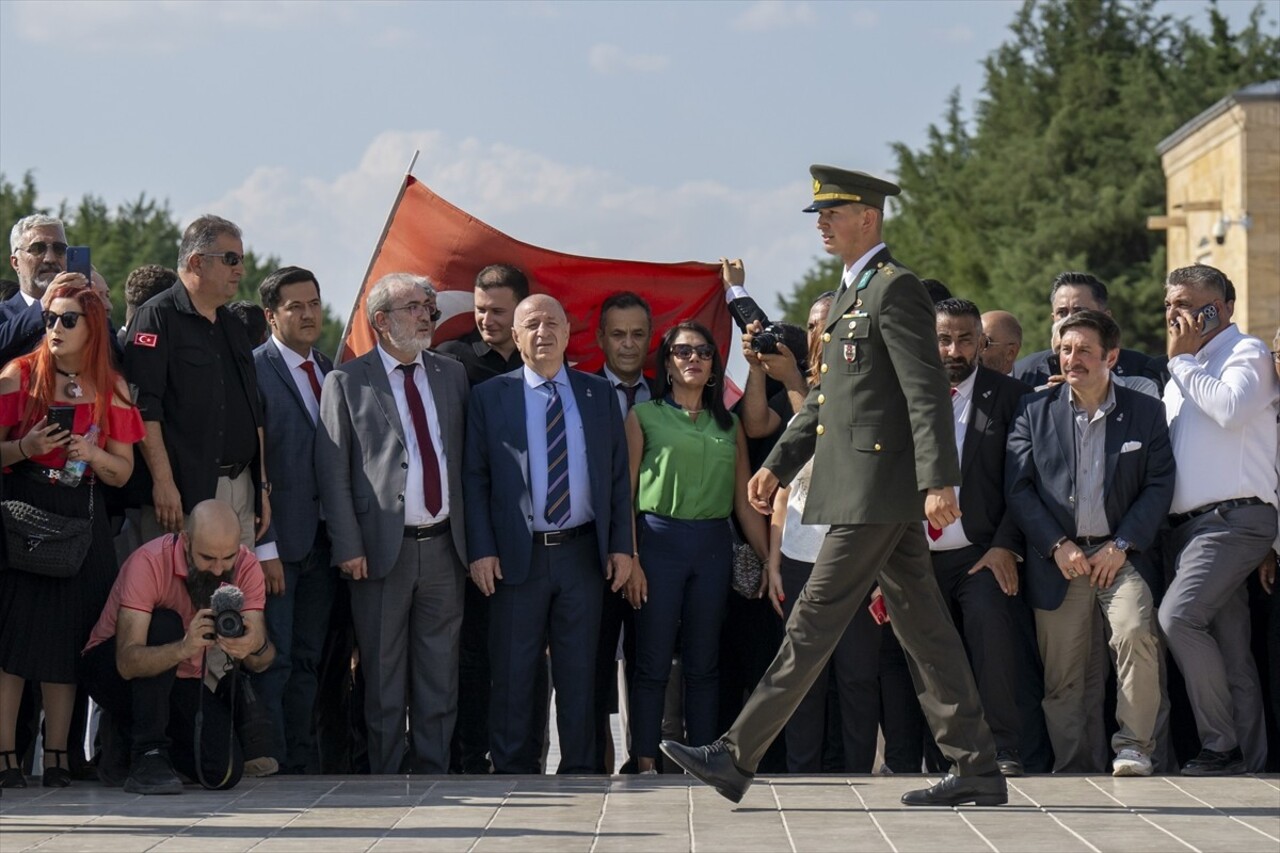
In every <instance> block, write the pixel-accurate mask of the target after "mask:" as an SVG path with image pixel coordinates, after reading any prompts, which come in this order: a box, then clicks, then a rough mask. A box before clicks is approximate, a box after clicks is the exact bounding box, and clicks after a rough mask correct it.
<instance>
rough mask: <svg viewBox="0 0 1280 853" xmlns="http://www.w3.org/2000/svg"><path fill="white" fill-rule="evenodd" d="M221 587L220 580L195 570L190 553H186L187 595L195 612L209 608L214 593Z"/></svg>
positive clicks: (207, 573)
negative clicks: (194, 607)
mask: <svg viewBox="0 0 1280 853" xmlns="http://www.w3.org/2000/svg"><path fill="white" fill-rule="evenodd" d="M220 586H222V578H220V577H218V576H217V575H213V574H210V573H209V572H203V571H201V570H200V569H197V568H196V566H195V563H194V562H192V560H191V552H190V551H188V552H187V595H189V596H191V603H192V604H194V605H195V606H196V610H204V609H205V608H207V607H208V606H209V602H210V600H211V599H212V598H213V593H214V591H215V590H216V589H217V588H218V587H220Z"/></svg>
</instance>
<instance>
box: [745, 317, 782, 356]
mask: <svg viewBox="0 0 1280 853" xmlns="http://www.w3.org/2000/svg"><path fill="white" fill-rule="evenodd" d="M786 342H787V340H786V330H785V329H784V328H783V327H782V324H781V323H769V324H768V325H767V326H765V327H764V328H763V329H761V330H760V333H759V334H757V335H755V336H753V337H752V338H751V350H752V351H753V352H758V353H760V354H761V355H774V354H776V353H777V352H778V344H785V343H786Z"/></svg>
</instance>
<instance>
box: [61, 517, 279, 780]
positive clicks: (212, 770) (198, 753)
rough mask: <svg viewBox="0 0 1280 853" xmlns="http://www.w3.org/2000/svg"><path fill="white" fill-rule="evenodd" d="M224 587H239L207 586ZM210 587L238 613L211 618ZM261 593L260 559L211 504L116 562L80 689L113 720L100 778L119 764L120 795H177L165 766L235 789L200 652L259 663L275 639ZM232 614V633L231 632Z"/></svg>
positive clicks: (236, 767) (227, 737)
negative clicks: (182, 526) (117, 568)
mask: <svg viewBox="0 0 1280 853" xmlns="http://www.w3.org/2000/svg"><path fill="white" fill-rule="evenodd" d="M224 584H233V585H234V586H235V587H237V588H238V589H239V591H240V595H239V596H238V597H237V596H234V595H226V594H225V593H219V592H218V590H219V587H222V586H223V585H224ZM228 591H229V589H228ZM215 596H216V597H218V598H219V599H222V600H236V599H237V598H238V600H239V602H240V604H239V608H238V613H239V616H240V619H239V620H237V619H235V618H234V617H231V618H228V615H227V614H222V616H221V618H219V619H217V625H216V626H215V616H217V615H219V614H215V612H214V609H212V608H211V607H210V605H211V604H212V603H213V602H212V599H213V598H215ZM265 601H266V584H265V582H264V581H263V577H262V566H261V565H260V564H259V563H258V560H257V558H256V557H254V556H253V551H252V550H250V549H249V548H247V547H245V546H244V545H242V544H241V543H240V522H239V519H238V517H237V515H236V512H235V510H234V509H232V507H231V506H230V505H229V504H226V503H224V502H222V501H218V500H207V501H203V502H201V503H199V504H197V505H196V506H195V507H194V508H192V510H191V513H190V515H189V516H188V518H187V524H186V530H185V531H183V532H182V533H179V534H171V535H168V536H163V537H161V538H159V539H153V540H151V541H150V542H148V543H147V544H145V545H143V546H142V547H141V548H139V549H138V550H137V551H135V552H134V553H133V555H132V556H131V557H129V559H128V560H126V561H125V564H124V566H123V567H122V568H121V569H120V575H119V577H117V578H116V582H115V585H114V586H113V587H112V588H111V597H110V598H109V599H108V600H107V606H106V607H105V608H103V611H102V616H101V617H100V618H99V619H98V624H97V625H95V626H94V627H93V632H92V633H91V634H90V636H89V642H88V644H87V645H86V646H85V650H84V657H83V661H82V665H83V678H84V682H85V684H86V685H87V686H88V689H89V695H91V696H92V697H93V700H94V701H95V702H97V703H98V704H99V705H101V706H102V707H103V709H104V710H106V711H108V712H109V713H110V716H111V720H112V721H113V723H114V725H113V726H112V727H111V728H110V729H108V730H107V731H105V732H104V733H103V741H104V742H103V756H102V763H101V765H100V767H99V775H100V776H101V777H102V780H103V783H104V784H107V785H115V784H119V782H120V779H121V777H122V776H124V775H125V770H126V769H127V771H128V776H127V778H125V779H124V789H125V790H126V791H129V792H130V793H134V794H180V793H182V781H181V779H179V778H178V776H177V774H176V773H175V772H174V768H175V767H177V769H178V770H180V771H182V773H183V775H185V776H187V777H188V778H192V779H201V781H202V783H204V784H206V786H207V787H209V788H213V789H218V790H225V789H228V788H233V787H235V785H236V783H238V782H239V781H240V776H241V774H242V773H243V771H244V761H245V759H244V754H243V752H242V750H241V745H240V742H239V740H238V739H237V737H236V735H235V734H234V732H233V729H232V727H233V716H232V709H231V707H230V705H229V704H228V703H226V702H224V701H223V699H222V695H223V693H222V691H221V690H220V691H219V692H218V694H214V693H213V692H212V691H210V690H209V688H208V687H206V686H205V684H204V682H203V680H202V678H201V674H202V670H203V658H204V654H205V652H206V651H207V650H209V649H211V648H217V649H221V650H222V652H223V653H225V655H226V656H227V657H228V658H229V659H231V660H233V661H241V662H243V663H244V665H245V666H247V667H248V668H249V669H250V670H252V671H254V672H261V671H262V670H264V669H266V668H267V667H268V666H269V665H270V664H271V660H272V659H273V658H274V657H275V648H274V647H273V646H272V645H271V641H270V640H269V639H267V629H266V621H265V620H264V618H263V615H262V611H263V607H264V604H265ZM236 622H239V623H240V627H241V628H242V630H243V633H242V634H240V635H239V636H231V635H232V634H234V633H235V628H236V626H235V625H234V624H232V623H236ZM245 687H246V685H245V684H240V685H239V688H240V689H242V690H243V689H245ZM130 740H131V741H132V744H130V743H129V741H130Z"/></svg>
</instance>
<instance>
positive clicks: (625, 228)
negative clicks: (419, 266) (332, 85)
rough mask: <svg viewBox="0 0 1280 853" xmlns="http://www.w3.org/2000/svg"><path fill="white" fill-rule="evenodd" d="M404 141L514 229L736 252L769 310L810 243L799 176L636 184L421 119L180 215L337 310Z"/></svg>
mask: <svg viewBox="0 0 1280 853" xmlns="http://www.w3.org/2000/svg"><path fill="white" fill-rule="evenodd" d="M415 148H416V149H419V150H420V151H421V154H420V156H419V158H418V162H417V166H416V167H415V169H414V174H415V176H416V177H418V178H419V179H420V180H422V182H423V183H425V184H426V185H427V186H428V187H430V188H431V189H432V190H433V191H434V192H436V193H437V194H439V195H440V196H441V197H443V198H445V199H447V200H448V201H450V202H451V203H453V204H455V205H457V206H458V207H460V208H462V209H463V210H465V211H467V212H468V213H470V214H472V215H473V216H476V217H478V218H480V219H482V220H484V221H485V222H488V223H489V224H490V225H492V226H493V227H495V228H497V229H499V230H501V231H503V232H504V233H506V234H509V235H510V236H512V237H514V238H516V239H518V240H522V241H525V242H528V243H532V244H534V245H539V246H545V247H547V248H550V249H554V250H557V251H562V252H571V253H575V254H582V255H591V256H596V257H616V258H633V259H638V260H646V261H658V262H678V261H686V260H701V261H708V262H713V263H714V262H715V261H716V259H717V258H719V257H720V256H721V255H728V256H730V257H734V256H739V255H740V256H742V257H743V258H744V260H745V261H746V266H747V283H748V286H749V287H750V288H751V291H752V293H753V294H754V295H755V296H756V298H757V300H758V301H759V302H760V304H761V306H763V307H764V309H765V310H766V311H768V312H770V313H777V311H776V308H775V306H776V304H777V295H778V294H779V293H790V290H791V287H792V285H793V284H794V283H795V282H796V281H798V280H799V279H800V278H801V276H802V275H803V274H804V272H805V271H806V270H807V269H809V267H810V266H811V265H812V262H813V258H814V257H815V256H816V255H817V254H819V252H820V247H819V245H818V242H817V239H816V237H815V236H814V234H813V230H812V227H813V222H812V219H811V218H810V217H805V216H803V215H800V213H799V210H800V208H801V207H803V206H804V203H805V202H806V201H807V200H808V199H807V197H806V196H807V190H808V181H807V180H801V179H797V180H796V181H795V182H794V183H789V184H787V185H786V186H782V187H774V188H750V187H735V186H728V185H725V184H722V183H718V182H715V181H706V180H700V181H690V182H687V183H684V184H679V185H675V186H653V185H642V184H636V183H633V182H631V181H629V180H627V179H626V178H625V177H623V176H620V175H618V174H615V173H612V172H608V171H604V170H601V169H598V168H593V167H590V166H579V165H574V164H568V163H561V162H557V161H554V160H551V159H549V158H547V157H545V156H543V155H541V154H538V153H536V152H532V151H527V150H523V149H520V148H517V147H515V146H512V145H509V144H506V143H488V142H482V141H480V140H477V139H473V138H467V139H453V138H450V137H449V136H447V135H446V134H444V133H442V132H440V131H435V130H419V131H385V132H383V133H381V134H379V135H377V136H376V137H375V138H374V139H373V140H372V141H371V142H370V143H369V145H368V147H367V148H366V150H365V152H364V155H363V156H362V157H361V159H360V162H359V163H357V164H355V165H354V166H353V167H352V168H351V169H350V170H349V171H347V172H344V173H342V174H340V175H338V176H336V177H334V178H325V177H318V176H310V175H300V174H297V173H296V172H294V171H292V170H291V169H289V168H284V167H261V168H258V169H256V170H254V171H253V172H252V173H251V174H249V175H248V176H246V178H245V180H244V181H243V182H242V183H241V184H240V186H238V187H236V188H234V189H232V190H231V191H230V192H228V193H226V194H225V195H223V196H222V197H220V198H216V199H211V200H209V201H208V202H206V203H202V204H199V205H195V206H193V207H192V208H191V209H189V210H185V211H182V212H181V220H182V224H184V225H185V224H186V223H187V222H189V221H190V220H191V219H192V218H194V217H195V216H197V215H199V214H201V213H205V212H211V213H217V214H219V215H222V216H226V217H228V218H230V219H231V220H232V221H234V222H236V223H237V224H239V225H240V226H241V228H243V230H244V234H245V244H246V246H248V247H249V248H252V249H253V250H254V251H255V252H257V253H258V254H259V255H268V254H273V255H276V256H278V257H279V258H280V260H281V261H282V262H283V263H287V264H299V265H301V266H304V267H307V268H308V269H312V270H314V271H315V272H316V274H317V276H318V277H319V279H320V282H321V285H322V287H323V290H324V296H325V301H326V302H328V303H329V304H330V306H331V307H332V308H333V309H334V310H335V312H336V313H337V314H338V315H339V316H341V317H342V318H344V319H345V318H346V316H347V314H348V313H349V312H350V309H351V305H352V303H353V302H354V300H355V295H356V292H357V291H358V289H359V286H360V283H361V280H362V278H363V276H364V273H365V270H366V268H367V266H368V263H369V258H370V255H371V254H372V252H373V249H374V245H375V243H376V242H377V240H378V235H379V234H380V233H381V232H382V227H383V224H384V223H385V221H386V217H387V213H388V211H389V209H390V206H391V204H392V202H393V201H394V199H395V195H396V192H397V190H398V189H399V186H400V179H401V177H402V176H403V174H404V170H405V167H406V166H407V165H408V164H409V160H410V158H411V157H412V155H413V151H414V149H415ZM734 372H735V374H737V373H738V371H737V370H735V371H734Z"/></svg>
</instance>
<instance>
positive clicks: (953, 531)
mask: <svg viewBox="0 0 1280 853" xmlns="http://www.w3.org/2000/svg"><path fill="white" fill-rule="evenodd" d="M977 380H978V371H977V369H975V370H974V371H973V373H970V374H969V375H968V376H966V377H965V378H964V381H963V382H961V383H960V384H959V385H957V386H956V387H955V389H954V390H955V393H954V394H952V395H951V413H952V415H953V416H954V420H955V424H956V456H957V458H960V459H963V458H964V436H965V433H966V432H967V431H968V429H969V418H970V414H969V413H970V412H971V411H972V410H973V385H974V383H975V382H977ZM956 505H957V506H959V505H960V487H959V486H956ZM963 522H964V519H959V518H958V519H956V520H955V521H953V522H951V523H950V524H948V525H947V526H946V527H944V528H942V535H941V536H939V537H938V538H937V539H936V540H934V539H931V538H929V522H927V521H925V522H922V524H924V538H925V541H927V542H928V543H929V550H930V551H954V550H956V549H957V548H968V547H969V546H970V545H972V544H973V543H972V542H970V541H969V537H968V536H965V535H964V523H963Z"/></svg>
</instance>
